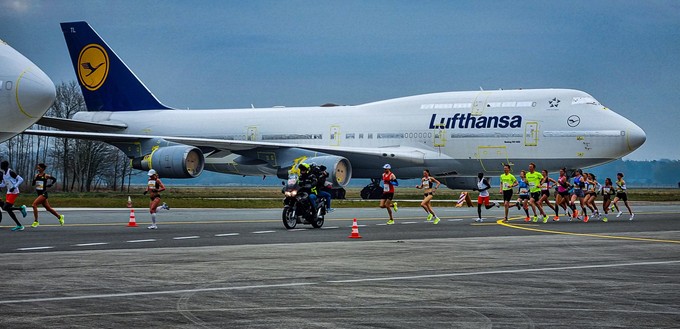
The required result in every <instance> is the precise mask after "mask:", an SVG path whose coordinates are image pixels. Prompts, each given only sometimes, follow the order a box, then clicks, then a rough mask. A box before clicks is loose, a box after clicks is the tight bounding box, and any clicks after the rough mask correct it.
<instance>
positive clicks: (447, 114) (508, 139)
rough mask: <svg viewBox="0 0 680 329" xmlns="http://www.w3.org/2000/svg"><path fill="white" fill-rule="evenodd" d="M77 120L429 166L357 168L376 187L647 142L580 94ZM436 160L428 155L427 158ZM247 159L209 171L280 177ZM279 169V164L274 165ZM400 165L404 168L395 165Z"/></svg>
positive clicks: (214, 161) (469, 96) (565, 159)
mask: <svg viewBox="0 0 680 329" xmlns="http://www.w3.org/2000/svg"><path fill="white" fill-rule="evenodd" d="M74 118H75V119H79V120H85V121H99V122H107V123H111V122H113V123H124V124H126V125H127V126H128V128H127V130H126V131H125V132H124V133H127V134H136V135H151V136H154V135H161V136H162V135H167V134H169V133H170V132H171V133H172V135H173V136H184V137H196V138H209V139H225V140H244V141H261V142H275V143H286V144H299V145H318V146H328V147H330V148H331V149H332V148H333V147H337V148H341V147H350V148H382V147H385V148H388V147H389V148H393V147H412V148H415V149H421V150H423V157H422V161H410V162H404V163H399V162H400V161H399V160H398V159H391V157H390V154H389V152H388V153H386V154H385V155H384V156H383V157H376V158H372V159H362V161H360V162H357V161H352V159H350V161H351V162H352V170H353V175H352V176H353V177H357V178H373V177H376V173H379V172H380V171H381V169H380V168H381V167H382V165H383V164H384V163H392V165H393V168H395V169H394V171H395V172H396V173H398V174H399V176H400V177H404V178H407V177H420V175H421V174H422V170H423V169H425V168H428V169H430V171H431V172H432V173H433V175H435V176H439V177H446V176H476V174H477V173H478V172H487V173H497V172H501V171H502V165H503V164H507V163H509V164H513V165H515V166H518V167H520V168H526V167H527V165H528V164H529V163H530V162H534V163H536V164H537V166H538V168H540V169H547V170H550V171H555V170H557V169H559V168H562V167H566V168H582V167H589V166H594V165H597V164H602V163H606V162H609V161H612V160H613V159H617V158H620V157H621V156H623V155H625V154H628V153H630V152H631V151H632V150H634V149H636V148H637V147H639V146H640V145H641V144H642V143H643V142H644V140H645V134H644V132H643V131H642V129H640V128H639V127H638V126H637V125H635V124H634V123H632V122H630V121H629V120H627V119H626V118H624V117H622V116H620V115H618V114H617V113H615V112H614V111H612V110H610V109H608V108H606V107H604V106H602V105H601V104H600V103H599V102H597V101H596V100H595V99H594V98H593V97H592V96H590V95H588V94H587V93H585V92H582V91H578V90H566V89H536V90H499V91H468V92H445V93H436V94H426V95H418V96H411V97H403V98H397V99H391V100H385V101H379V102H374V103H368V104H363V105H357V106H336V107H291V108H266V109H233V110H158V111H154V110H151V111H132V112H81V113H78V114H77V116H76V117H74ZM426 152H427V153H426ZM236 157H238V156H237V155H234V154H231V155H229V156H225V154H224V153H223V152H222V153H217V154H215V155H214V156H208V157H207V159H206V169H207V170H212V171H217V172H224V173H232V174H245V175H255V174H264V175H274V174H276V172H277V169H276V168H274V167H272V166H267V165H260V166H244V165H238V164H237V163H235V162H234V159H235V158H236ZM273 162H275V161H273ZM394 162H396V163H394Z"/></svg>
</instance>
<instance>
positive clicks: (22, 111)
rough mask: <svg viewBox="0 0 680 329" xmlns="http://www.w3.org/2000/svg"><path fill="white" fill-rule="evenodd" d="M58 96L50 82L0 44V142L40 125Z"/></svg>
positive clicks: (28, 61)
mask: <svg viewBox="0 0 680 329" xmlns="http://www.w3.org/2000/svg"><path fill="white" fill-rule="evenodd" d="M55 95H56V92H55V88H54V84H53V83H52V81H51V80H50V78H49V77H47V75H46V74H45V73H44V72H43V71H42V70H40V68H38V67H37V66H36V65H35V64H33V62H31V61H30V60H28V59H27V58H26V57H24V56H23V55H21V54H20V53H19V52H17V51H16V50H14V49H13V48H12V47H10V46H9V45H8V44H6V43H5V42H3V41H2V40H0V118H1V119H0V142H2V141H5V140H7V139H9V138H11V137H13V136H15V135H16V134H18V133H20V132H22V131H23V130H24V129H26V128H28V127H30V126H31V125H32V124H34V123H35V122H36V121H38V119H40V117H41V116H43V114H45V112H46V111H47V110H48V109H49V107H50V106H51V105H52V103H53V102H54V99H55Z"/></svg>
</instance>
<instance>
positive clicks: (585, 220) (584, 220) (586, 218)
mask: <svg viewBox="0 0 680 329" xmlns="http://www.w3.org/2000/svg"><path fill="white" fill-rule="evenodd" d="M588 219H589V218H588V215H585V216H584V217H583V222H584V223H587V222H588Z"/></svg>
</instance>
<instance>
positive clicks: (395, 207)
mask: <svg viewBox="0 0 680 329" xmlns="http://www.w3.org/2000/svg"><path fill="white" fill-rule="evenodd" d="M392 209H394V212H397V211H399V207H397V203H396V202H395V203H393V204H392Z"/></svg>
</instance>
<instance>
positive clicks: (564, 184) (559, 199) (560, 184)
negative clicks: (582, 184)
mask: <svg viewBox="0 0 680 329" xmlns="http://www.w3.org/2000/svg"><path fill="white" fill-rule="evenodd" d="M570 188H571V185H570V184H569V178H567V168H562V169H560V177H559V178H558V179H557V195H555V217H554V218H553V221H555V222H557V221H559V220H560V213H559V211H560V207H559V206H562V208H564V210H565V212H566V211H567V205H568V203H569V189H570ZM567 217H569V218H570V219H569V220H571V216H567Z"/></svg>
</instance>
